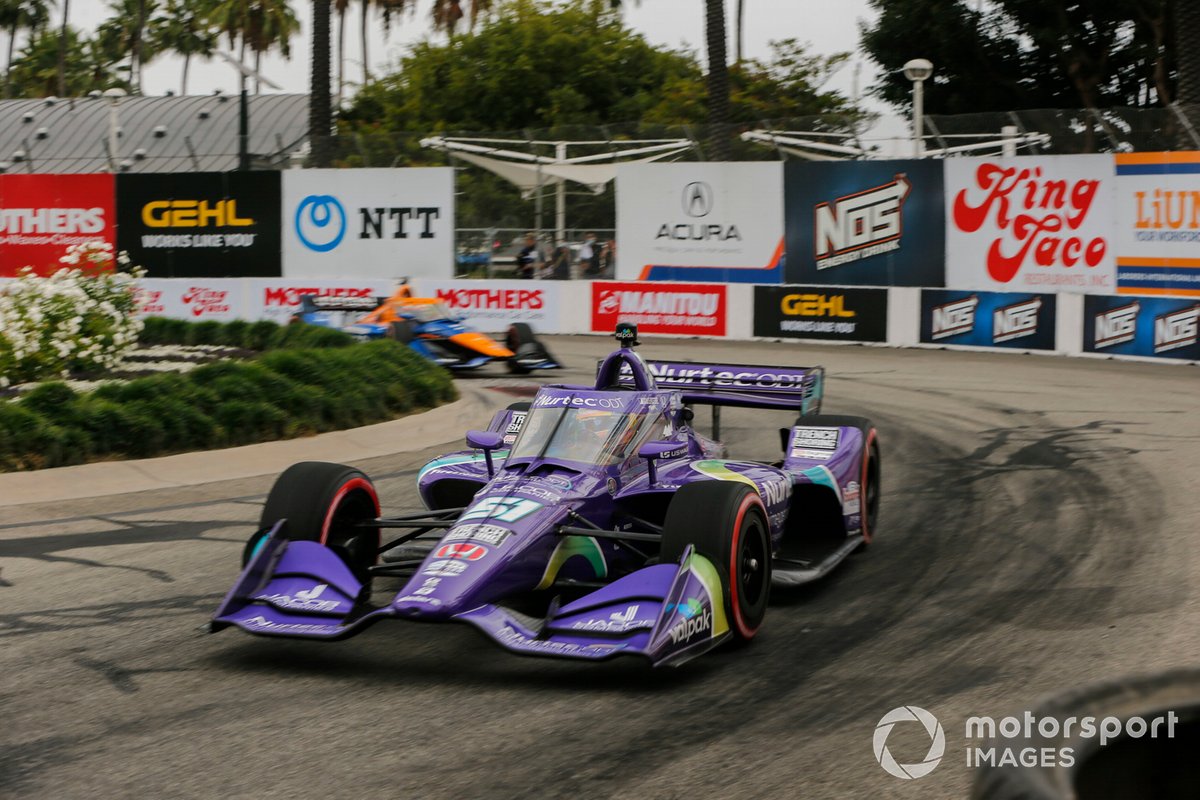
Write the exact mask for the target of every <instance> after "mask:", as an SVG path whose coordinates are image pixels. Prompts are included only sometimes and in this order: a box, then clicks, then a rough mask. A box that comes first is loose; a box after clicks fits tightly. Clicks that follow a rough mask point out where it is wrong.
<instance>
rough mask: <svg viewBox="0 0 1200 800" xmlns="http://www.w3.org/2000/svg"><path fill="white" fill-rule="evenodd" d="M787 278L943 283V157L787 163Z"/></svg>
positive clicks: (846, 282)
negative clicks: (936, 158)
mask: <svg viewBox="0 0 1200 800" xmlns="http://www.w3.org/2000/svg"><path fill="white" fill-rule="evenodd" d="M784 192H785V202H784V220H785V227H786V229H787V259H786V266H785V267H784V274H785V276H786V282H787V283H822V284H832V285H836V286H846V285H854V286H944V285H945V283H946V274H945V237H946V226H945V214H944V205H943V197H942V194H943V187H942V162H940V161H933V160H929V161H916V160H912V161H854V162H844V163H838V162H832V161H825V162H791V163H788V164H787V165H785V168H784Z"/></svg>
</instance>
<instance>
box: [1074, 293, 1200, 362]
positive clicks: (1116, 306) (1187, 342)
mask: <svg viewBox="0 0 1200 800" xmlns="http://www.w3.org/2000/svg"><path fill="white" fill-rule="evenodd" d="M1083 350H1084V352H1085V353H1107V354H1109V355H1120V356H1147V357H1156V358H1182V359H1186V360H1189V361H1197V360H1200V300H1198V299H1196V298H1191V299H1174V298H1169V297H1127V296H1126V297H1112V296H1106V295H1090V294H1089V295H1085V296H1084V298H1083Z"/></svg>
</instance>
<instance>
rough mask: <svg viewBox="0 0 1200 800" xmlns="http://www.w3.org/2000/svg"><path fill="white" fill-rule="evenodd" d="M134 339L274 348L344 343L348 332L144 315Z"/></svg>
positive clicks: (348, 340)
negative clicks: (196, 320)
mask: <svg viewBox="0 0 1200 800" xmlns="http://www.w3.org/2000/svg"><path fill="white" fill-rule="evenodd" d="M138 342H139V343H141V344H144V345H151V344H187V345H196V344H217V345H223V346H225V347H240V348H242V349H245V350H278V349H285V348H292V349H294V348H300V347H348V346H349V345H352V344H354V343H355V340H354V337H353V336H351V335H350V334H348V333H343V332H342V331H338V330H334V329H333V328H322V327H321V326H319V325H299V324H298V325H278V324H276V323H274V322H271V321H270V320H261V321H259V322H246V321H244V320H234V321H233V322H215V321H212V320H206V321H204V322H190V321H188V320H186V319H167V318H165V317H148V318H147V319H146V320H145V326H144V327H143V328H142V332H141V333H140V334H138Z"/></svg>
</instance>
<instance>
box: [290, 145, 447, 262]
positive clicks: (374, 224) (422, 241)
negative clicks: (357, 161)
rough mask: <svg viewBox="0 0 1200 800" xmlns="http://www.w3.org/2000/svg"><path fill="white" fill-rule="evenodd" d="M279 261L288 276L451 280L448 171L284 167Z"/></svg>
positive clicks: (443, 168) (438, 168) (435, 168)
mask: <svg viewBox="0 0 1200 800" xmlns="http://www.w3.org/2000/svg"><path fill="white" fill-rule="evenodd" d="M283 264H284V270H283V272H284V275H285V276H286V277H288V278H343V279H344V278H351V279H355V278H383V279H390V280H395V279H396V278H400V277H413V278H416V277H422V278H451V277H453V276H454V170H453V169H451V168H450V167H413V168H406V169H304V170H288V171H287V172H286V173H284V176H283Z"/></svg>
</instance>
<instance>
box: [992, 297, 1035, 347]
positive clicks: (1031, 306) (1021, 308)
mask: <svg viewBox="0 0 1200 800" xmlns="http://www.w3.org/2000/svg"><path fill="white" fill-rule="evenodd" d="M1041 308H1042V299H1041V298H1040V297H1035V298H1033V299H1032V300H1024V301H1022V302H1020V303H1013V304H1012V305H1008V306H1004V307H1003V308H997V309H996V310H995V311H994V312H992V342H993V343H995V342H1007V341H1009V340H1011V339H1019V338H1020V337H1022V336H1032V335H1034V334H1035V333H1037V330H1038V314H1039V312H1040V311H1041Z"/></svg>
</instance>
